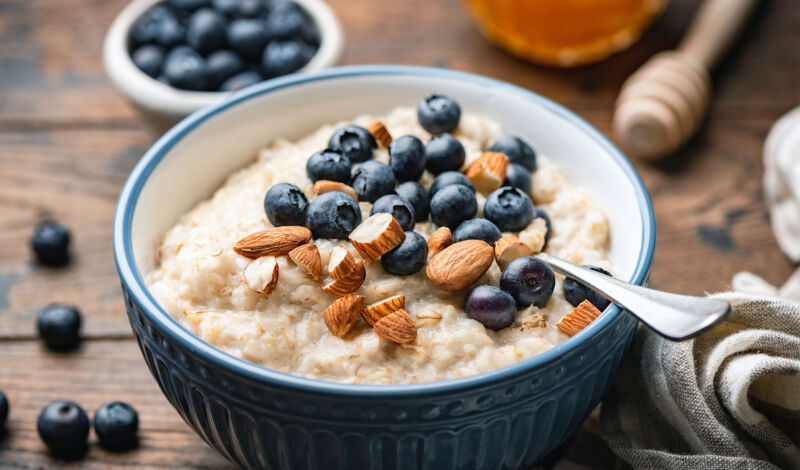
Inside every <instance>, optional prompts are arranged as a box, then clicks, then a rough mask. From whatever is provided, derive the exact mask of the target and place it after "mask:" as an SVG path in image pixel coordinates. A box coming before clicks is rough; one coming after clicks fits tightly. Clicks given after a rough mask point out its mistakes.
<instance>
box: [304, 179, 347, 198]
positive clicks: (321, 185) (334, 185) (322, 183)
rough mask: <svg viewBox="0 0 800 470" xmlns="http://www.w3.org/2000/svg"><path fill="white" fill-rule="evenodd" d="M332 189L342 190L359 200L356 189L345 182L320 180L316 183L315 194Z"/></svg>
mask: <svg viewBox="0 0 800 470" xmlns="http://www.w3.org/2000/svg"><path fill="white" fill-rule="evenodd" d="M331 191H341V192H343V193H345V194H347V195H348V196H350V197H352V198H353V199H355V200H356V201H358V194H356V190H355V189H353V188H351V187H350V186H348V185H346V184H344V183H340V182H338V181H330V180H319V181H317V182H316V183H314V194H316V195H317V196H319V195H320V194H324V193H329V192H331Z"/></svg>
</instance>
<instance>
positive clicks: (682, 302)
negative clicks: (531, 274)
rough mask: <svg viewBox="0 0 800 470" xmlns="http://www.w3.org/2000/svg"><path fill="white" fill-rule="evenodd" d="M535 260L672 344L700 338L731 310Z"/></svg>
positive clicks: (543, 256) (720, 303)
mask: <svg viewBox="0 0 800 470" xmlns="http://www.w3.org/2000/svg"><path fill="white" fill-rule="evenodd" d="M536 258H538V259H540V260H541V261H544V262H545V263H547V264H549V265H550V266H551V267H552V268H553V269H554V270H555V271H557V272H560V273H562V274H564V275H566V276H569V277H571V278H573V279H575V280H576V281H578V282H580V283H581V284H585V285H586V286H588V287H591V288H592V289H594V290H596V291H597V292H599V293H600V294H602V295H603V296H605V297H606V298H608V299H609V300H611V301H612V302H614V303H616V304H618V305H619V306H620V307H622V308H623V309H625V310H627V311H628V312H630V313H632V314H633V315H634V316H635V317H636V318H638V319H639V320H641V321H642V322H643V323H644V324H645V325H647V326H649V327H650V328H652V329H653V330H654V331H655V332H656V333H658V334H660V335H662V336H664V337H666V338H669V339H672V340H682V339H688V338H692V337H694V336H697V335H699V334H700V333H702V332H704V331H706V330H708V329H709V328H711V327H712V326H714V325H716V324H717V323H719V322H720V321H722V320H724V319H725V317H727V316H728V314H729V313H730V310H731V307H730V305H729V304H728V303H727V302H725V301H723V300H718V299H709V298H707V297H693V296H689V295H679V294H671V293H668V292H661V291H658V290H655V289H648V288H647V287H642V286H637V285H634V284H630V283H627V282H623V281H620V280H619V279H614V278H613V277H609V276H606V275H605V274H601V273H598V272H596V271H592V270H591V269H586V268H583V267H581V266H578V265H576V264H573V263H570V262H569V261H565V260H563V259H560V258H556V257H554V256H551V255H548V254H546V253H539V254H537V255H536Z"/></svg>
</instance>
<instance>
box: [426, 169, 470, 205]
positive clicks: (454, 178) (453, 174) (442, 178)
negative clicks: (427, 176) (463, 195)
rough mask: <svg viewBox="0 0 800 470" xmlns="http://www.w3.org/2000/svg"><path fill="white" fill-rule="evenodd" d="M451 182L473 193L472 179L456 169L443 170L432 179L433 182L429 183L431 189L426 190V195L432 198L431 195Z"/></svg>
mask: <svg viewBox="0 0 800 470" xmlns="http://www.w3.org/2000/svg"><path fill="white" fill-rule="evenodd" d="M453 184H460V185H461V186H465V187H467V188H469V190H470V191H472V192H473V193H474V192H475V186H473V185H472V181H470V180H469V178H467V177H466V176H464V174H463V173H460V172H458V171H445V172H444V173H441V174H440V175H439V176H437V177H436V179H434V180H433V184H432V185H431V189H430V190H429V191H428V195H429V197H430V198H431V199H433V196H434V195H435V194H436V193H438V192H439V190H440V189H442V188H444V187H446V186H450V185H453Z"/></svg>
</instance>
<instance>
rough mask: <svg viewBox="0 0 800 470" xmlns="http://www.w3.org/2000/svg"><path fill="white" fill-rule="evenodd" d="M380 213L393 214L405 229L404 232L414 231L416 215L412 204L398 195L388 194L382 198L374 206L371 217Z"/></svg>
mask: <svg viewBox="0 0 800 470" xmlns="http://www.w3.org/2000/svg"><path fill="white" fill-rule="evenodd" d="M378 212H387V213H389V214H392V215H393V216H394V218H395V219H397V221H398V222H399V223H400V226H401V227H403V230H413V229H414V221H415V213H414V208H413V207H412V206H411V203H410V202H408V201H406V200H405V199H403V198H402V197H400V196H398V195H397V194H387V195H385V196H381V197H379V198H378V200H377V201H375V204H373V205H372V210H370V212H369V215H375V214H377V213H378Z"/></svg>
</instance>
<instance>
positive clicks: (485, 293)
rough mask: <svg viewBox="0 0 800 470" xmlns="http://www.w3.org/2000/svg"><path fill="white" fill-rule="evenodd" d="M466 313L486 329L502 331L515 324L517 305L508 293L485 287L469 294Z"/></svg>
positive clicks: (465, 307) (473, 290)
mask: <svg viewBox="0 0 800 470" xmlns="http://www.w3.org/2000/svg"><path fill="white" fill-rule="evenodd" d="M464 311H465V312H466V313H467V316H468V317H469V318H472V319H473V320H476V321H479V322H481V323H482V324H483V326H485V327H486V328H489V329H490V330H502V329H503V328H505V327H507V326H509V325H511V324H512V323H514V317H515V316H516V314H517V305H516V303H515V302H514V298H513V297H511V295H510V294H509V293H508V292H503V291H502V290H500V289H498V288H497V287H494V286H486V285H483V286H478V287H476V288H474V289H472V291H470V293H469V294H467V299H466V300H465V301H464Z"/></svg>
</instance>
